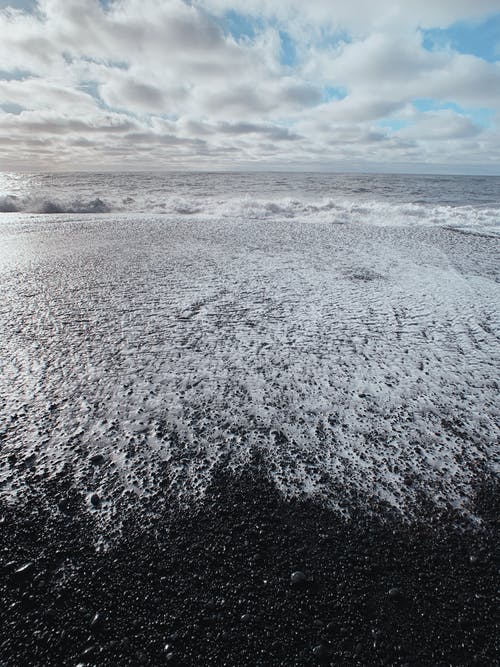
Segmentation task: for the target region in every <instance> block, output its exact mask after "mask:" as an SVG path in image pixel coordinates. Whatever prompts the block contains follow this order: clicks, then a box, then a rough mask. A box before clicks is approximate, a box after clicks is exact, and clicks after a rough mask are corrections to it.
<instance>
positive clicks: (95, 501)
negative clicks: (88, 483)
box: [90, 493, 101, 507]
mask: <svg viewBox="0 0 500 667" xmlns="http://www.w3.org/2000/svg"><path fill="white" fill-rule="evenodd" d="M90 502H91V504H92V505H93V506H94V507H100V506H101V498H100V497H99V494H98V493H93V494H92V495H91V496H90Z"/></svg>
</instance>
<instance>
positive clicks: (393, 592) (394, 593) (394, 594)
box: [388, 588, 403, 600]
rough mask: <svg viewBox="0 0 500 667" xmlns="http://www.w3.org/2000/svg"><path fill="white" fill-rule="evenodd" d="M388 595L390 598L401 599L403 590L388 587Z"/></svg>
mask: <svg viewBox="0 0 500 667" xmlns="http://www.w3.org/2000/svg"><path fill="white" fill-rule="evenodd" d="M388 595H389V597H390V598H391V600H402V599H403V591H402V590H401V589H400V588H390V589H389V593H388Z"/></svg>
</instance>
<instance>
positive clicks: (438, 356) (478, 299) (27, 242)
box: [0, 173, 500, 517]
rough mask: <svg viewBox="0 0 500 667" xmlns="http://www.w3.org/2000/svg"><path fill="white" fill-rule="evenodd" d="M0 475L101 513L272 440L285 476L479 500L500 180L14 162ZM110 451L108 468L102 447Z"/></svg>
mask: <svg viewBox="0 0 500 667" xmlns="http://www.w3.org/2000/svg"><path fill="white" fill-rule="evenodd" d="M0 211H2V213H1V214H0V297H1V298H0V341H1V343H0V444H1V449H0V492H1V493H2V494H3V495H4V496H5V497H7V498H9V499H10V500H12V502H22V499H23V491H24V490H25V489H26V487H27V485H36V484H41V483H42V481H43V480H46V479H47V478H50V477H52V476H57V475H61V474H65V475H69V476H70V477H71V482H72V484H73V485H74V487H75V488H76V489H77V491H78V493H80V494H81V496H82V498H83V499H87V500H88V499H89V498H90V496H91V494H92V493H99V495H100V496H101V498H102V499H103V503H102V506H101V508H100V509H99V510H95V509H93V508H92V504H91V503H90V502H88V507H89V511H95V512H97V511H99V512H100V515H101V516H107V517H110V516H112V515H113V512H114V508H115V506H116V503H117V501H118V499H121V500H123V498H127V499H128V501H127V502H129V504H131V505H133V504H134V503H141V502H142V500H141V499H142V498H144V496H151V495H154V494H156V493H157V491H158V486H159V483H160V482H161V484H162V485H163V487H164V486H165V484H167V485H168V486H169V488H170V489H171V490H172V491H173V492H175V493H176V494H177V495H178V497H179V498H181V499H186V500H187V501H190V499H192V498H196V497H200V496H202V495H203V493H204V490H205V489H206V486H207V484H208V483H209V481H210V478H211V475H212V473H213V471H214V469H215V468H216V467H217V465H221V464H223V465H227V466H230V467H232V468H234V469H238V468H240V467H241V466H244V465H246V464H247V463H248V461H249V460H250V458H251V457H252V455H253V453H255V452H256V451H257V452H259V454H260V456H261V458H262V460H263V461H264V462H265V465H266V466H267V469H268V471H269V475H270V476H271V477H272V479H273V480H274V482H275V483H276V485H277V486H278V487H279V488H280V489H281V490H282V491H283V493H284V494H285V495H290V494H309V495H314V496H315V497H317V498H319V499H321V501H322V502H325V503H328V504H329V505H330V506H331V507H334V508H337V509H338V510H339V511H345V508H346V505H347V506H348V505H349V502H350V500H352V499H353V498H356V502H364V503H366V506H367V507H369V506H371V505H373V504H374V503H379V502H380V501H383V502H385V503H388V504H389V505H390V506H392V507H394V508H395V509H396V510H398V511H401V512H403V513H404V514H407V515H412V513H414V512H415V511H416V509H415V508H416V507H417V505H418V503H417V499H418V498H421V496H422V494H425V495H426V496H427V497H428V498H429V499H430V501H431V502H433V503H436V504H437V505H452V506H453V507H455V508H457V509H458V510H459V511H462V512H464V513H468V512H470V511H472V510H473V508H472V506H471V498H472V497H473V492H474V484H475V482H476V481H477V478H478V475H479V476H480V475H481V474H483V473H484V471H488V470H491V469H494V468H495V465H496V459H495V456H496V453H497V451H498V450H497V449H496V447H497V442H498V434H499V428H498V389H499V387H498V367H499V366H498V362H499V356H500V346H499V326H498V325H499V319H500V317H499V307H498V304H499V303H500V300H499V292H500V290H499V287H498V268H499V262H498V259H499V256H498V231H499V229H500V226H499V223H500V179H499V178H494V177H456V176H447V177H444V176H442V177H441V176H440V177H437V176H414V175H411V176H410V175H398V176H391V175H339V174H295V173H294V174H288V173H245V174H227V173H213V174H208V173H203V174H194V173H186V174H180V173H174V174H150V173H141V174H118V173H103V174H88V173H77V174H57V175H56V174H37V175H26V174H3V175H0ZM96 454H101V455H102V461H101V463H100V464H99V465H93V464H92V462H91V459H92V457H93V456H95V455H96Z"/></svg>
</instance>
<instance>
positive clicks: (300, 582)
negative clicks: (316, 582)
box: [290, 571, 307, 586]
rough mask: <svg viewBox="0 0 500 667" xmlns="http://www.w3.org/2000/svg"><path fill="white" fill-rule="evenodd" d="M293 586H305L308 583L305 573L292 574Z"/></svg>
mask: <svg viewBox="0 0 500 667" xmlns="http://www.w3.org/2000/svg"><path fill="white" fill-rule="evenodd" d="M290 583H291V584H292V586H304V585H305V584H306V583H307V577H306V575H305V574H304V573H303V572H300V571H297V572H292V574H291V576H290Z"/></svg>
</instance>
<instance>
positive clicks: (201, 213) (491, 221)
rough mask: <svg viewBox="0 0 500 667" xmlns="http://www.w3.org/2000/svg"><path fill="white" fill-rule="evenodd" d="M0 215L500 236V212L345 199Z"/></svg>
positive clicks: (93, 207) (19, 207)
mask: <svg viewBox="0 0 500 667" xmlns="http://www.w3.org/2000/svg"><path fill="white" fill-rule="evenodd" d="M0 212H3V213H8V212H11V213H22V212H27V213H40V214H45V215H50V214H71V213H79V214H82V213H83V214H92V213H94V214H99V213H111V212H114V213H136V214H139V213H141V214H154V215H156V214H160V215H169V216H179V215H180V216H182V217H202V218H205V219H218V218H220V219H228V218H231V219H235V220H242V221H244V220H292V219H296V220H298V221H310V222H324V223H330V224H368V225H376V226H403V227H408V226H416V225H418V226H431V227H447V228H450V229H454V230H459V231H463V232H464V233H470V234H482V235H487V236H497V235H499V234H500V208H498V207H489V208H485V207H480V206H471V205H464V206H451V205H436V204H428V203H419V202H412V203H395V202H386V201H370V200H363V201H352V200H349V199H345V198H335V199H334V198H324V199H321V200H318V201H309V200H305V199H295V198H294V199H290V198H288V199H283V198H281V199H280V198H276V199H272V198H261V199H259V198H253V197H249V196H243V197H227V198H224V199H217V198H216V197H214V196H210V195H208V196H207V197H206V198H203V199H200V198H199V197H179V196H161V194H160V195H159V196H158V197H157V198H154V199H153V198H151V197H150V196H149V197H142V198H141V197H126V198H122V199H120V200H116V201H112V200H111V201H110V200H108V201H104V200H103V199H101V198H100V197H92V198H89V199H81V198H77V199H74V200H64V199H57V198H52V197H43V196H38V197H32V196H30V197H25V198H22V197H17V196H15V195H5V196H3V197H0Z"/></svg>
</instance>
